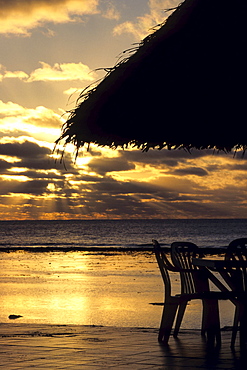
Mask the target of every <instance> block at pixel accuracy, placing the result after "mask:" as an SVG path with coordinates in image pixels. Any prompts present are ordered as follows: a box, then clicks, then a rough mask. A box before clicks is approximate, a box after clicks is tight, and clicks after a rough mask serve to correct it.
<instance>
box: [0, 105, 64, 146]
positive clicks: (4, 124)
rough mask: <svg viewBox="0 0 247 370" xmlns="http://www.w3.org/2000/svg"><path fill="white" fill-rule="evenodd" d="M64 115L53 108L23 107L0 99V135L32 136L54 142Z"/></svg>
mask: <svg viewBox="0 0 247 370" xmlns="http://www.w3.org/2000/svg"><path fill="white" fill-rule="evenodd" d="M62 123H63V120H62V117H61V116H60V115H59V114H57V113H55V112H54V111H53V110H52V109H48V108H45V107H43V106H39V107H36V108H34V109H30V108H25V107H22V106H21V105H19V104H16V103H13V102H7V103H5V102H3V101H2V100H0V132H1V134H0V136H1V137H4V136H6V135H9V136H15V137H18V136H23V135H25V136H32V137H33V138H36V139H37V140H44V139H45V140H46V141H49V140H50V142H52V143H54V141H55V139H56V138H57V137H58V135H59V133H60V130H61V125H62Z"/></svg>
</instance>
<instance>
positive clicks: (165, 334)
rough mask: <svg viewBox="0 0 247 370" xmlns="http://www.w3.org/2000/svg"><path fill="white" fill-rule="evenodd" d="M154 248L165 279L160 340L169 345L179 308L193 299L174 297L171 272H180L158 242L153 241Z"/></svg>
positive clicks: (178, 295) (177, 328) (177, 326)
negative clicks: (184, 302)
mask: <svg viewBox="0 0 247 370" xmlns="http://www.w3.org/2000/svg"><path fill="white" fill-rule="evenodd" d="M153 246H154V252H155V256H156V260H157V263H158V266H159V269H160V273H161V276H162V278H163V282H164V288H165V292H164V296H165V298H164V308H163V313H162V318H161V323H160V328H159V335H158V340H159V342H163V343H168V340H169V337H170V334H171V330H172V326H173V322H174V320H175V316H176V313H177V310H178V307H179V306H180V305H181V303H182V302H183V300H185V301H189V300H190V299H191V297H190V296H186V295H183V296H182V295H180V294H177V295H175V296H172V294H171V292H172V288H171V280H170V275H169V271H176V272H178V269H177V268H175V267H174V266H173V265H172V263H171V262H170V261H169V260H168V258H167V257H166V255H165V253H164V251H163V250H162V249H161V247H160V245H159V243H158V242H157V240H153ZM179 326H180V325H179V323H178V321H177V322H176V330H177V332H178V330H179Z"/></svg>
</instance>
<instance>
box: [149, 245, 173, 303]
mask: <svg viewBox="0 0 247 370" xmlns="http://www.w3.org/2000/svg"><path fill="white" fill-rule="evenodd" d="M153 246H154V253H155V257H156V260H157V263H158V266H159V269H160V273H161V276H162V278H163V282H164V285H165V297H166V298H169V297H170V296H171V280H170V276H169V271H177V269H176V268H175V267H174V266H173V264H172V263H171V262H170V261H169V259H168V258H167V257H166V255H165V253H164V251H163V250H162V248H161V246H160V244H159V243H158V242H157V240H153Z"/></svg>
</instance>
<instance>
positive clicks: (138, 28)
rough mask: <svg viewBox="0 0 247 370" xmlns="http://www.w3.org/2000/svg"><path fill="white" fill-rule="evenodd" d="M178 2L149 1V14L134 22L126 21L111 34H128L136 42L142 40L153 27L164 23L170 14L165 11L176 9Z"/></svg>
mask: <svg viewBox="0 0 247 370" xmlns="http://www.w3.org/2000/svg"><path fill="white" fill-rule="evenodd" d="M180 2H181V1H180V0H149V2H148V5H149V8H150V12H149V13H146V14H144V15H143V16H139V17H137V20H136V22H130V21H126V22H123V23H121V24H119V25H117V26H116V27H115V28H114V30H113V34H114V35H121V34H124V33H130V34H132V35H134V37H135V39H137V40H140V39H143V38H144V37H146V36H147V35H148V34H150V32H151V31H152V29H153V28H154V27H155V26H157V25H158V24H160V23H162V22H164V20H165V18H167V16H168V15H169V14H170V13H169V12H166V11H167V10H168V9H172V8H174V7H176V6H177V5H178V4H179V3H180Z"/></svg>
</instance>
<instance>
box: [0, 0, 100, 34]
mask: <svg viewBox="0 0 247 370" xmlns="http://www.w3.org/2000/svg"><path fill="white" fill-rule="evenodd" d="M98 4H99V0H41V1H40V0H2V1H1V15H0V33H3V34H17V35H22V36H29V35H30V31H31V30H32V29H34V28H36V27H40V26H42V25H44V24H45V23H48V22H52V23H68V22H74V21H77V22H78V21H80V18H78V17H81V16H83V15H87V14H96V13H98Z"/></svg>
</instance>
